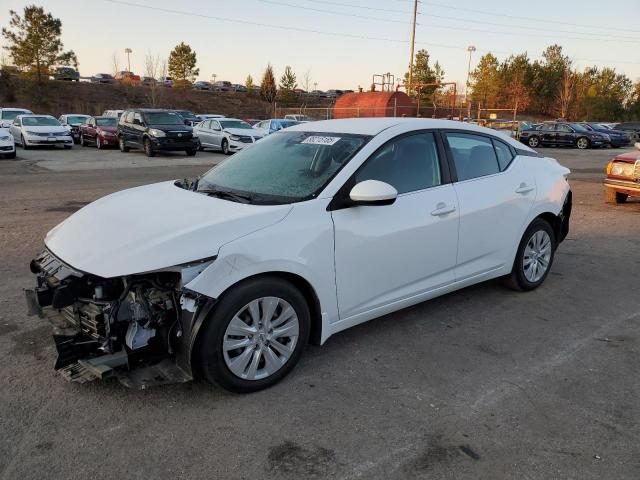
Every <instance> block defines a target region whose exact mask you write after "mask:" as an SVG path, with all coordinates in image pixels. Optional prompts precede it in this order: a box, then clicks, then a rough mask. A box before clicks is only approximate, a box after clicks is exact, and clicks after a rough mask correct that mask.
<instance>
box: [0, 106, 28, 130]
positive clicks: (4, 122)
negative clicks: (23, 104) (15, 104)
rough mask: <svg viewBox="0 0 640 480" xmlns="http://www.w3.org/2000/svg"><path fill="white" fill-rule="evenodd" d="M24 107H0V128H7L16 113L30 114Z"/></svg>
mask: <svg viewBox="0 0 640 480" xmlns="http://www.w3.org/2000/svg"><path fill="white" fill-rule="evenodd" d="M32 113H33V112H32V111H31V110H27V109H25V108H0V128H9V127H11V124H12V123H13V121H14V120H15V119H16V117H17V116H18V115H30V114H32Z"/></svg>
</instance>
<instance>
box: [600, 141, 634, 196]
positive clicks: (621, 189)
mask: <svg viewBox="0 0 640 480" xmlns="http://www.w3.org/2000/svg"><path fill="white" fill-rule="evenodd" d="M636 148H637V150H636V151H635V152H628V153H623V154H621V155H618V156H617V157H615V158H614V159H613V160H611V161H610V162H609V164H608V165H607V169H606V174H607V178H605V180H604V192H605V198H606V200H607V202H609V203H624V202H626V201H627V198H628V197H629V196H632V197H640V142H639V143H636Z"/></svg>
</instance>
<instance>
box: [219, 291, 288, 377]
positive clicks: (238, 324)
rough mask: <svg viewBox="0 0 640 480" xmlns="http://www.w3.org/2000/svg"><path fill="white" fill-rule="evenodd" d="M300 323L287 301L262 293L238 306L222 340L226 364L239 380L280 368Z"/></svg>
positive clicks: (270, 373) (262, 375) (266, 374)
mask: <svg viewBox="0 0 640 480" xmlns="http://www.w3.org/2000/svg"><path fill="white" fill-rule="evenodd" d="M299 334H300V324H299V321H298V315H297V313H296V311H295V310H294V308H293V307H292V306H291V304H289V303H288V302H287V301H285V300H283V299H282V298H278V297H262V298H258V299H255V300H253V301H251V302H250V303H248V304H247V305H245V306H244V307H242V308H241V309H240V310H239V311H238V312H237V313H236V314H235V315H234V316H233V317H232V319H231V321H230V322H229V325H228V326H227V329H226V331H225V333H224V337H223V340H222V351H223V356H224V361H225V364H226V366H227V368H228V369H229V370H230V371H231V372H232V373H233V374H234V375H235V376H237V377H239V378H241V379H243V380H260V379H263V378H267V377H270V376H271V375H273V374H274V373H275V372H277V371H278V370H280V368H282V367H283V366H284V365H285V364H286V363H287V361H288V360H289V358H291V355H293V353H294V351H295V348H296V344H297V342H298V336H299Z"/></svg>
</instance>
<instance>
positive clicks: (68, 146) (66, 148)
mask: <svg viewBox="0 0 640 480" xmlns="http://www.w3.org/2000/svg"><path fill="white" fill-rule="evenodd" d="M63 147H64V149H65V150H71V147H73V145H63Z"/></svg>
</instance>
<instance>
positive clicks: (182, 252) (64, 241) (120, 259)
mask: <svg viewBox="0 0 640 480" xmlns="http://www.w3.org/2000/svg"><path fill="white" fill-rule="evenodd" d="M291 208H292V207H291V205H249V204H244V203H236V202H232V201H227V200H223V199H219V198H213V197H209V196H206V195H203V194H199V193H195V192H191V191H188V190H184V189H182V188H179V187H177V186H175V185H174V182H173V181H170V182H163V183H156V184H152V185H146V186H143V187H137V188H132V189H129V190H123V191H121V192H117V193H114V194H111V195H108V196H106V197H103V198H101V199H99V200H96V201H95V202H93V203H91V204H89V205H87V206H85V207H84V208H82V209H80V210H78V211H77V212H76V213H74V214H73V215H71V216H70V217H69V218H67V219H66V220H65V221H63V222H62V223H61V224H59V225H58V226H56V227H55V228H53V229H52V230H51V231H50V232H49V233H48V234H47V236H46V239H45V244H46V246H47V248H48V249H49V250H50V251H51V252H52V253H53V254H54V255H56V256H57V257H58V258H60V260H62V261H63V262H65V263H67V264H69V265H70V266H71V267H73V268H75V269H78V270H81V271H83V272H87V273H91V274H93V275H97V276H100V277H103V278H110V277H118V276H123V275H132V274H137V273H143V272H149V271H153V270H159V269H162V268H167V267H171V266H174V265H180V264H183V263H188V262H193V261H196V260H201V259H203V258H208V257H212V256H215V255H217V254H218V250H219V249H220V247H221V246H222V245H224V244H226V243H228V242H231V241H233V240H235V239H237V238H239V237H242V236H245V235H248V234H250V233H252V232H255V231H257V230H260V229H262V228H265V227H267V226H269V225H272V224H274V223H277V222H279V221H280V220H282V219H283V218H284V217H285V216H286V215H287V213H288V212H289V211H290V210H291Z"/></svg>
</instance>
